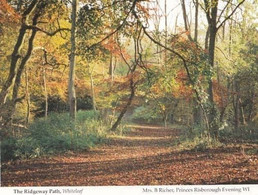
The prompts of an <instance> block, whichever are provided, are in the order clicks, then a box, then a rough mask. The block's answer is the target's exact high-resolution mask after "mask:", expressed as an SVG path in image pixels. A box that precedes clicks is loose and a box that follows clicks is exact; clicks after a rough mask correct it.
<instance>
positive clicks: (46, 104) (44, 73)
mask: <svg viewBox="0 0 258 195" xmlns="http://www.w3.org/2000/svg"><path fill="white" fill-rule="evenodd" d="M43 87H44V96H45V118H47V115H48V92H47V78H46V68H45V67H43Z"/></svg>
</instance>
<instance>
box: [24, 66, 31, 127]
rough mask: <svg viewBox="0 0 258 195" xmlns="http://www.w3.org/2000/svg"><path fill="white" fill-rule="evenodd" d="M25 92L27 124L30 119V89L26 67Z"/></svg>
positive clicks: (26, 124)
mask: <svg viewBox="0 0 258 195" xmlns="http://www.w3.org/2000/svg"><path fill="white" fill-rule="evenodd" d="M25 93H26V103H27V110H26V119H25V126H28V124H29V121H30V91H29V76H28V69H27V68H25Z"/></svg>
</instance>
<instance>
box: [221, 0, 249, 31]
mask: <svg viewBox="0 0 258 195" xmlns="http://www.w3.org/2000/svg"><path fill="white" fill-rule="evenodd" d="M244 2H245V0H242V1H241V2H240V3H239V4H238V5H237V6H236V7H235V9H234V10H233V11H232V12H231V14H229V15H228V16H227V17H226V18H225V19H224V20H223V21H222V22H221V23H220V25H219V26H218V27H217V28H216V29H217V31H218V30H219V29H220V27H222V25H223V24H224V23H225V22H226V21H227V20H228V19H229V18H230V17H231V16H232V15H233V14H234V13H235V12H236V10H237V8H239V6H240V5H242V4H243V3H244Z"/></svg>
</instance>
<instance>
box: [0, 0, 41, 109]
mask: <svg viewBox="0 0 258 195" xmlns="http://www.w3.org/2000/svg"><path fill="white" fill-rule="evenodd" d="M38 2H39V1H38V0H33V1H32V2H31V4H30V5H29V7H28V8H27V9H26V10H25V11H24V13H23V18H22V21H23V23H22V25H21V28H20V30H19V35H18V38H17V41H16V44H15V46H14V50H13V52H12V55H11V56H12V57H11V63H10V64H11V66H10V69H9V75H8V78H7V80H6V82H5V83H4V86H3V87H2V90H1V93H0V108H1V106H2V105H3V104H5V102H6V97H7V94H8V93H9V91H10V88H11V86H12V85H13V83H14V80H15V78H16V74H17V63H18V60H19V59H20V58H21V49H22V48H23V46H24V40H25V37H26V31H27V27H26V25H27V22H28V19H29V16H30V15H31V13H32V12H33V11H34V10H35V8H36V7H37V4H38Z"/></svg>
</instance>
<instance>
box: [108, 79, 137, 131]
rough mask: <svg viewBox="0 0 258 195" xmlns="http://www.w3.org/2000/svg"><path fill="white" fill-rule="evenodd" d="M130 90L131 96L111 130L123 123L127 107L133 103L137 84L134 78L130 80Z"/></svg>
mask: <svg viewBox="0 0 258 195" xmlns="http://www.w3.org/2000/svg"><path fill="white" fill-rule="evenodd" d="M130 90H131V94H130V97H129V99H128V101H127V103H126V105H125V106H124V108H123V109H122V111H121V112H120V114H119V116H118V118H117V120H116V122H115V123H114V124H113V126H112V127H111V129H110V130H111V131H115V130H116V129H117V127H118V125H119V124H120V123H121V120H122V118H123V117H124V115H125V113H126V111H127V109H128V108H129V106H130V105H131V104H132V101H133V98H134V96H135V86H134V82H133V79H132V78H131V80H130Z"/></svg>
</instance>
